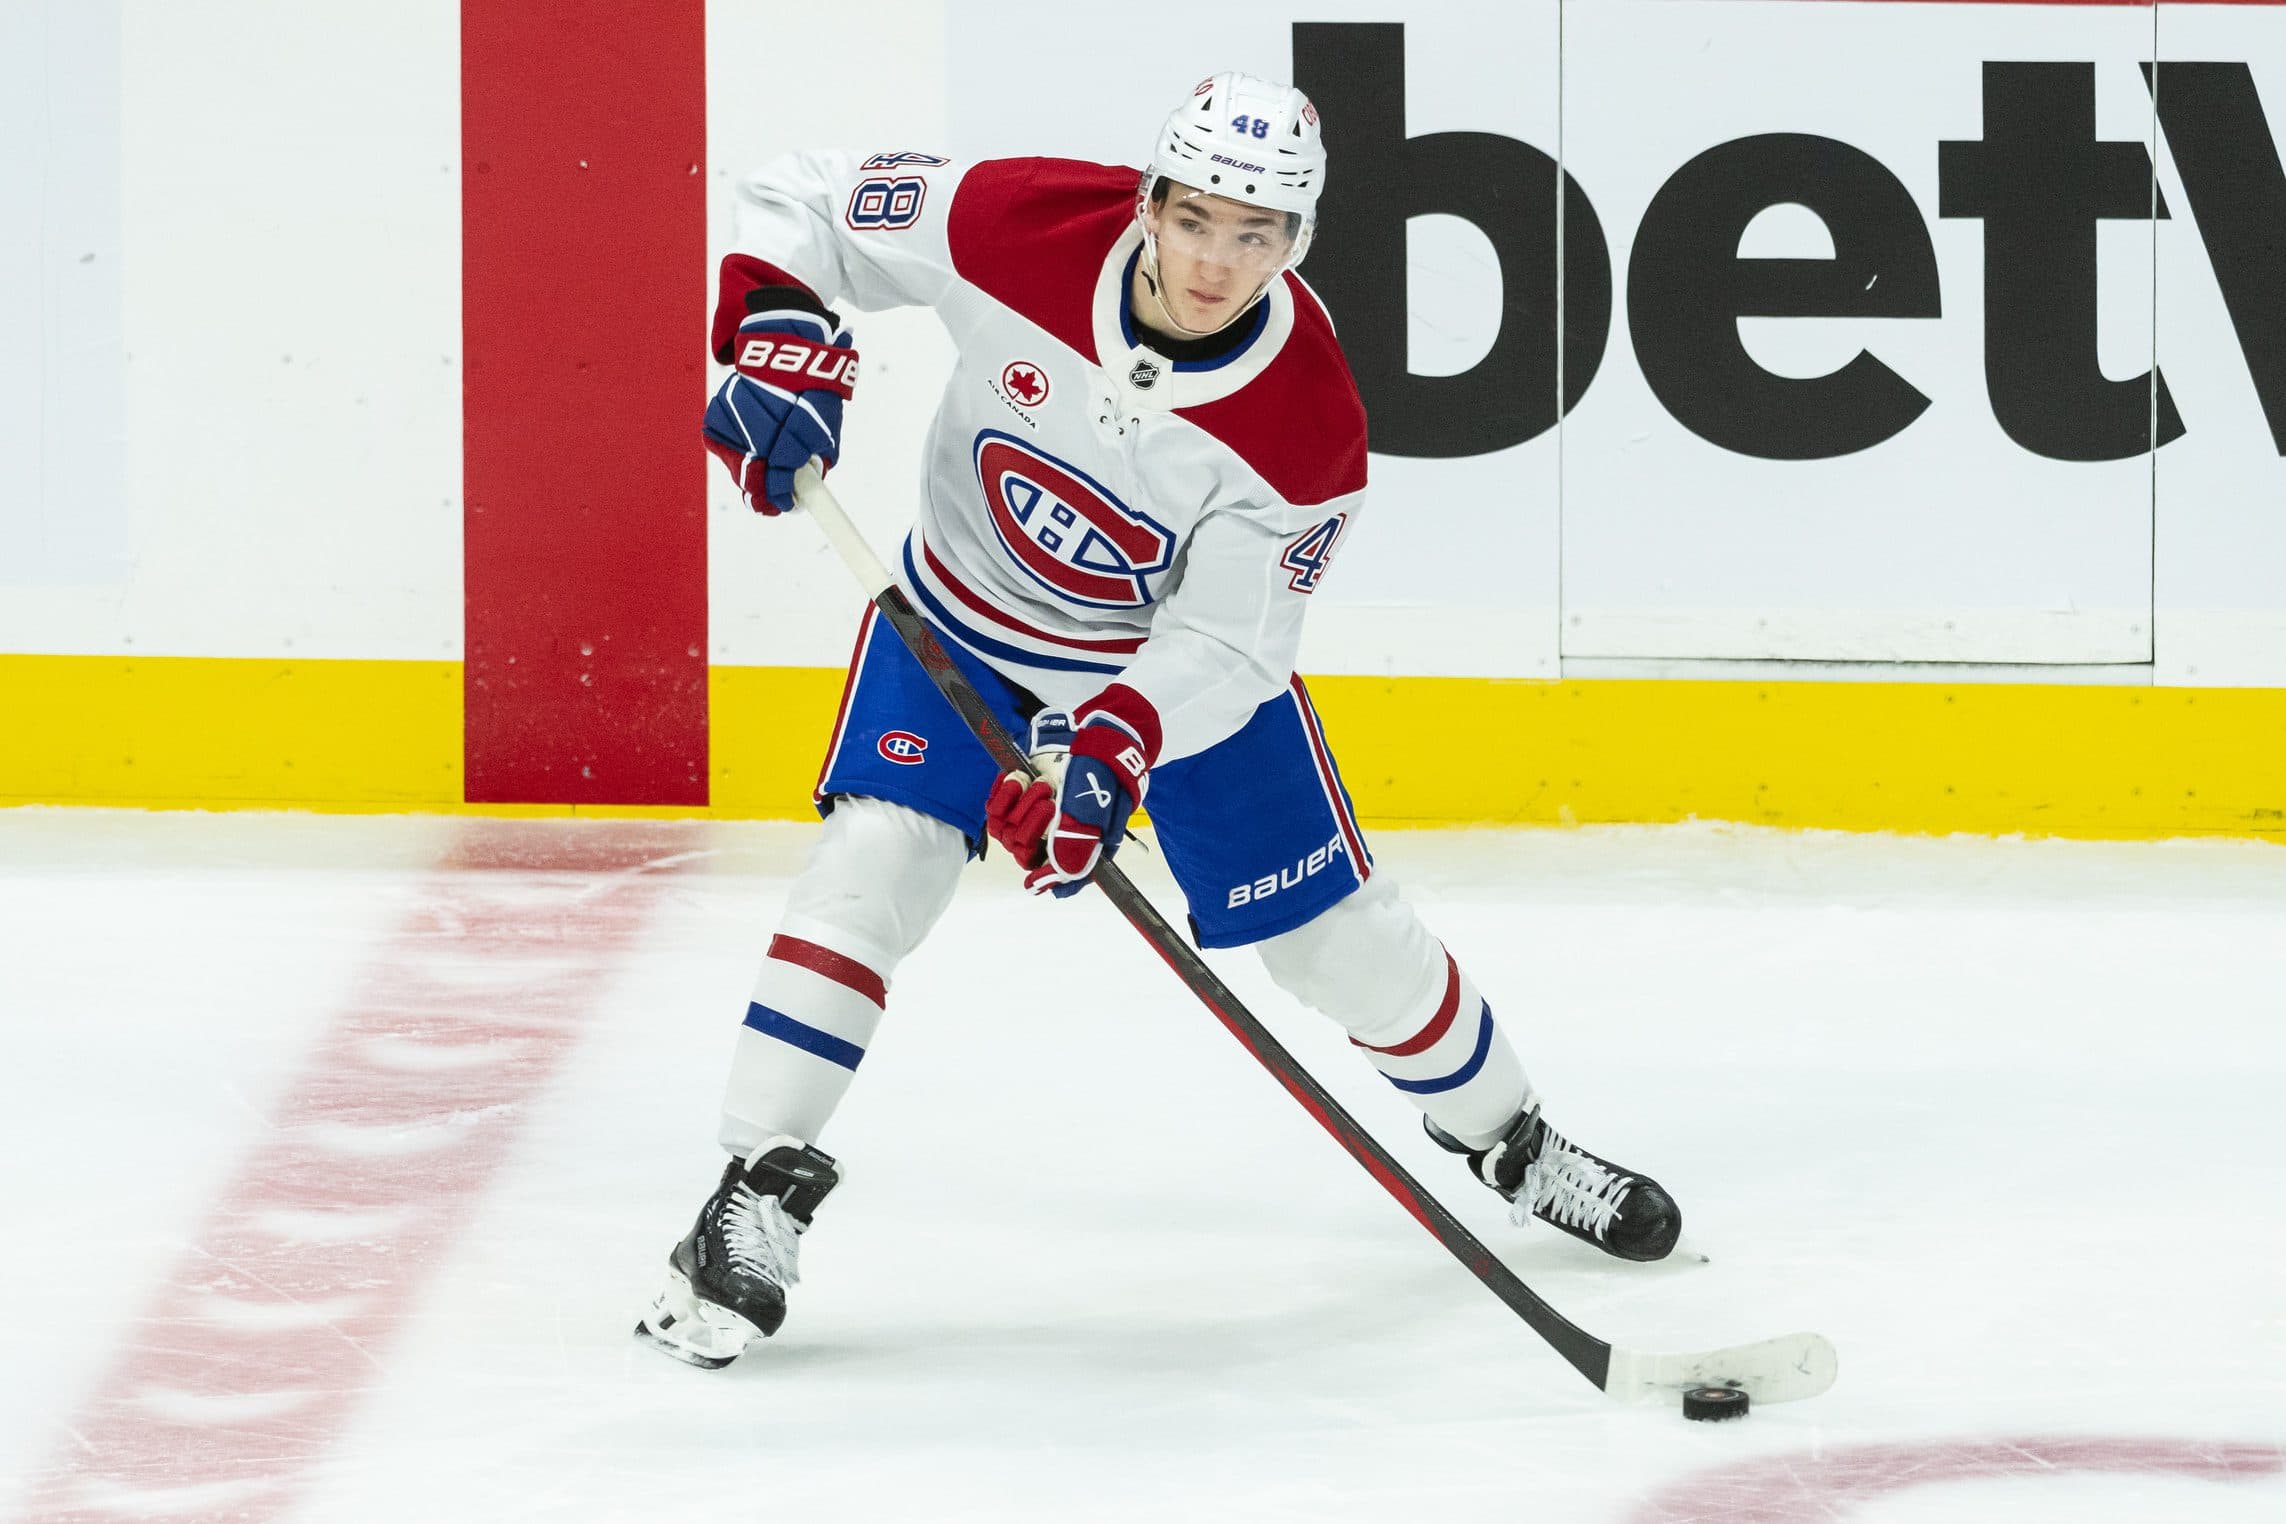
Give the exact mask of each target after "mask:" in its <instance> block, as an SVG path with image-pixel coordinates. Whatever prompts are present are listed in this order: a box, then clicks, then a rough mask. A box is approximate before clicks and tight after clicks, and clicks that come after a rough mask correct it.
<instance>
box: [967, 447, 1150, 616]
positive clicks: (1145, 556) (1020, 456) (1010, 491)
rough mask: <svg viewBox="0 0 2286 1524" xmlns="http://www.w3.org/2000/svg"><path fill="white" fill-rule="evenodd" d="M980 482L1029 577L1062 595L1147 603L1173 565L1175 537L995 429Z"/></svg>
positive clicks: (983, 454) (1102, 605)
mask: <svg viewBox="0 0 2286 1524" xmlns="http://www.w3.org/2000/svg"><path fill="white" fill-rule="evenodd" d="M976 480H977V484H978V485H979V486H980V487H982V488H983V489H984V506H985V511H986V512H987V514H989V515H990V517H991V519H992V532H993V533H994V534H995V535H997V536H998V537H999V539H1000V544H1001V547H1002V548H1003V549H1004V550H1006V551H1007V552H1008V556H1009V559H1011V560H1013V561H1014V562H1015V563H1016V564H1017V565H1018V566H1019V567H1021V568H1023V571H1024V574H1025V575H1026V576H1028V577H1030V578H1031V579H1032V580H1033V581H1035V582H1037V583H1039V584H1040V585H1041V586H1042V587H1044V588H1046V589H1047V590H1048V591H1049V592H1051V593H1054V594H1055V595H1056V596H1058V597H1059V598H1066V599H1069V600H1070V601H1071V602H1073V603H1080V604H1085V605H1087V606H1088V607H1089V608H1098V609H1133V608H1142V607H1143V606H1144V605H1146V604H1148V603H1150V602H1151V600H1152V598H1153V596H1154V595H1153V593H1152V590H1151V579H1152V578H1153V577H1155V576H1157V575H1158V574H1159V573H1161V572H1163V571H1165V570H1166V569H1167V568H1168V567H1169V566H1170V565H1172V564H1173V562H1174V555H1175V537H1174V536H1173V535H1172V534H1170V533H1168V532H1167V530H1166V528H1165V527H1164V526H1163V525H1160V524H1158V523H1156V522H1155V521H1153V520H1152V519H1150V518H1148V517H1146V516H1145V515H1143V514H1140V513H1137V512H1136V511H1135V510H1134V509H1132V508H1129V507H1128V506H1127V505H1126V504H1124V503H1122V502H1120V501H1119V499H1118V498H1116V497H1114V496H1112V495H1111V493H1110V492H1108V491H1106V490H1105V489H1104V488H1103V486H1102V485H1101V484H1100V483H1098V482H1096V481H1094V480H1092V479H1091V478H1089V477H1088V476H1087V474H1086V473H1084V472H1082V471H1080V470H1078V469H1077V468H1075V467H1073V466H1068V465H1066V464H1064V462H1062V461H1060V460H1057V459H1056V458H1055V457H1053V456H1051V455H1047V454H1044V453H1042V452H1041V451H1039V450H1036V449H1034V448H1032V447H1031V446H1030V445H1028V444H1026V443H1024V442H1023V441H1022V440H1019V439H1013V438H1011V437H1010V436H1008V435H1006V434H1003V433H1001V432H999V431H998V430H996V429H987V430H986V431H985V432H983V433H982V434H979V435H978V436H977V438H976Z"/></svg>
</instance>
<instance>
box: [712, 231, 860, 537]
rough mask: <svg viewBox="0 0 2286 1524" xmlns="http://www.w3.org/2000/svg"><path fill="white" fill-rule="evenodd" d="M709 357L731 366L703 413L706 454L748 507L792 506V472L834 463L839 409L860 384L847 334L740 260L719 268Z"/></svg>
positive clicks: (779, 279) (771, 270)
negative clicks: (735, 485) (733, 483)
mask: <svg viewBox="0 0 2286 1524" xmlns="http://www.w3.org/2000/svg"><path fill="white" fill-rule="evenodd" d="M714 327H715V348H714V354H715V358H716V359H717V360H719V361H721V362H722V363H723V364H725V365H728V366H730V367H732V370H731V373H730V375H729V376H728V377H726V378H725V379H724V381H723V383H722V386H721V387H720V389H718V390H717V391H716V392H715V394H714V400H713V401H712V402H710V403H708V404H707V409H706V447H707V448H708V449H709V450H711V451H713V452H714V453H715V455H716V456H717V457H719V458H720V459H721V461H722V463H723V464H724V465H725V466H727V467H729V468H730V475H731V478H732V479H733V480H734V481H736V482H737V483H738V490H739V493H740V495H742V496H743V497H744V498H745V499H746V506H747V507H749V508H752V509H753V510H754V511H755V512H756V513H761V514H779V513H783V512H785V511H786V510H787V509H789V508H791V507H793V506H794V473H795V472H796V471H799V470H800V469H801V468H802V467H803V466H805V465H807V464H808V463H809V461H810V458H811V457H812V456H815V457H817V458H818V459H819V460H820V461H821V462H822V463H823V465H824V466H831V465H832V464H833V463H834V462H835V461H836V460H837V459H839V458H840V456H841V410H842V404H843V403H845V402H847V401H848V400H849V398H850V394H851V392H852V390H853V389H854V388H855V387H856V384H857V351H856V350H854V349H852V348H851V347H850V336H849V330H848V329H846V328H844V327H842V326H841V319H840V318H839V317H837V316H835V315H834V314H833V313H831V312H828V311H827V310H826V308H825V304H824V303H822V302H820V301H819V300H818V299H817V297H816V296H815V295H813V294H812V293H811V292H810V290H809V289H808V288H807V287H805V286H803V285H802V284H800V283H799V282H798V281H796V280H794V278H793V277H792V276H790V275H787V274H786V273H785V272H784V271H782V270H779V269H777V268H776V267H774V266H771V265H765V264H763V263H762V262H761V261H760V260H757V259H752V258H750V257H748V256H746V255H742V254H733V255H731V256H730V258H728V259H726V260H724V261H723V270H722V296H721V301H720V304H719V305H718V306H717V307H716V309H715V318H714Z"/></svg>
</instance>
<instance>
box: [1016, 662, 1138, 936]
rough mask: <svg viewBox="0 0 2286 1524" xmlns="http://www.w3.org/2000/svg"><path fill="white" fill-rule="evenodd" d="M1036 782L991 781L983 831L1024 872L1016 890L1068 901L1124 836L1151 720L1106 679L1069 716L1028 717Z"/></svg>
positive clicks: (1131, 694)
mask: <svg viewBox="0 0 2286 1524" xmlns="http://www.w3.org/2000/svg"><path fill="white" fill-rule="evenodd" d="M1030 750H1031V754H1032V765H1033V766H1034V767H1036V768H1038V769H1039V772H1040V776H1039V777H1038V778H1031V779H1027V778H1025V777H1023V776H1022V775H1021V774H1018V773H1010V774H1008V775H1007V776H1006V777H1004V778H1002V779H1001V780H1000V781H999V782H998V783H996V784H994V785H993V788H992V796H991V798H990V799H988V800H987V801H986V803H985V812H984V813H985V829H986V830H987V831H988V832H990V833H991V836H992V839H993V840H994V841H997V842H999V843H1000V845H1001V846H1002V847H1004V848H1006V849H1007V852H1008V855H1009V856H1010V857H1012V858H1014V859H1015V860H1016V863H1017V865H1018V866H1019V867H1021V868H1024V869H1026V870H1027V871H1026V873H1025V875H1024V887H1025V888H1027V889H1029V890H1031V891H1032V892H1033V893H1034V894H1042V893H1045V894H1053V895H1054V896H1055V897H1056V898H1058V899H1068V898H1070V897H1071V896H1072V895H1075V894H1077V893H1079V891H1080V889H1081V888H1082V886H1084V885H1085V884H1086V883H1087V881H1088V878H1089V877H1090V875H1092V874H1093V873H1094V872H1095V870H1096V866H1097V865H1098V864H1099V863H1101V862H1103V861H1104V860H1105V859H1107V858H1109V857H1110V856H1111V855H1112V853H1113V852H1114V851H1116V850H1117V849H1118V847H1119V843H1120V841H1121V839H1122V838H1123V837H1124V836H1125V835H1126V834H1127V816H1128V814H1129V813H1130V812H1131V811H1132V810H1133V809H1134V808H1135V806H1136V805H1138V804H1140V803H1142V801H1143V795H1144V792H1145V791H1146V789H1147V788H1148V787H1149V783H1150V775H1151V763H1152V761H1153V760H1154V759H1155V758H1156V757H1157V755H1158V752H1159V716H1158V712H1157V711H1156V710H1154V709H1153V708H1152V707H1151V704H1150V701H1149V700H1147V699H1145V698H1144V697H1143V696H1142V695H1141V694H1139V693H1137V692H1135V691H1134V690H1133V689H1132V688H1127V687H1123V686H1121V685H1119V684H1116V683H1115V684H1113V685H1112V686H1111V687H1109V688H1106V689H1105V690H1104V691H1103V692H1102V693H1100V694H1098V695H1096V696H1095V697H1094V698H1093V699H1090V700H1089V701H1088V702H1087V703H1086V704H1083V705H1082V706H1080V709H1079V711H1078V713H1077V714H1069V715H1068V714H1066V713H1064V712H1063V711H1062V710H1060V709H1045V710H1042V711H1041V712H1040V714H1039V715H1038V716H1037V717H1035V718H1034V719H1033V721H1032V744H1031V748H1030Z"/></svg>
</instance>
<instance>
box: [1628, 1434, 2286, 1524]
mask: <svg viewBox="0 0 2286 1524" xmlns="http://www.w3.org/2000/svg"><path fill="white" fill-rule="evenodd" d="M1747 1422H1748V1423H1752V1422H1753V1420H1752V1419H1751V1418H1750V1419H1748V1420H1747ZM2282 1468H2286V1457H2282V1456H2281V1454H2280V1452H2279V1449H2278V1447H2277V1446H2275V1445H2269V1444H2230V1443H2225V1442H2223V1441H2220V1440H2199V1439H2164V1438H2155V1437H2138V1436H2133V1435H2124V1434H2122V1435H2111V1434H2103V1435H2095V1434H2089V1435H2053V1434H2052V1435H2045V1436H2041V1437H2038V1438H2031V1439H1960V1440H1932V1441H1926V1442H1922V1443H1912V1442H1907V1443H1902V1444H1887V1445H1844V1446H1839V1447H1835V1448H1829V1449H1827V1450H1825V1451H1823V1452H1822V1453H1820V1454H1817V1455H1814V1456H1813V1455H1804V1454H1802V1453H1801V1452H1799V1451H1790V1452H1788V1453H1786V1454H1782V1455H1766V1456H1763V1457H1761V1458H1759V1459H1756V1460H1751V1461H1744V1462H1741V1463H1740V1464H1738V1465H1735V1466H1724V1467H1721V1468H1719V1469H1716V1470H1713V1471H1702V1472H1698V1473H1695V1474H1693V1475H1690V1476H1686V1477H1684V1478H1683V1479H1682V1480H1680V1481H1677V1482H1670V1483H1669V1484H1667V1485H1666V1486H1665V1487H1663V1488H1661V1489H1660V1490H1659V1491H1658V1492H1657V1493H1656V1494H1655V1495H1653V1496H1652V1497H1651V1498H1649V1499H1647V1500H1646V1501H1645V1502H1644V1503H1643V1504H1642V1505H1641V1506H1640V1507H1638V1508H1637V1509H1636V1510H1635V1511H1634V1512H1633V1513H1631V1514H1629V1515H1628V1521H1629V1524H1692V1521H1699V1520H1709V1519H1720V1520H1722V1521H1723V1524H1790V1521H1792V1520H1796V1519H1830V1520H1840V1519H1847V1518H1849V1517H1851V1516H1852V1515H1853V1514H1854V1513H1855V1512H1856V1505H1860V1504H1872V1503H1873V1502H1874V1501H1875V1500H1877V1499H1879V1498H1881V1497H1884V1496H1886V1495H1887V1494H1889V1493H1893V1492H1903V1491H1906V1490H1907V1489H1909V1488H1913V1487H1925V1486H1934V1485H1938V1484H1956V1485H1957V1484H1959V1483H1962V1482H1970V1481H1978V1480H1983V1479H1988V1478H1990V1479H1998V1478H2007V1479H2010V1480H2012V1481H2019V1482H2020V1481H2023V1480H2025V1479H2027V1478H2032V1477H2053V1476H2066V1475H2071V1474H2073V1473H2079V1474H2083V1475H2084V1474H2086V1473H2088V1472H2126V1473H2130V1474H2141V1475H2147V1474H2151V1473H2160V1474H2164V1475H2169V1476H2181V1477H2192V1478H2203V1479H2205V1480H2208V1481H2215V1482H2235V1481H2246V1480H2250V1479H2252V1478H2255V1477H2266V1476H2276V1475H2278V1474H2279V1473H2280V1470H2281V1469H2282ZM1961 1506H1962V1507H1963V1508H1964V1509H1965V1508H1967V1507H1969V1506H1970V1505H1968V1504H1962V1505H1961ZM1960 1516H1961V1517H1975V1516H1976V1515H1974V1514H1973V1513H1968V1512H1964V1513H1962V1514H1961V1515H1960Z"/></svg>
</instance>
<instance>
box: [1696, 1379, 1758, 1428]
mask: <svg viewBox="0 0 2286 1524" xmlns="http://www.w3.org/2000/svg"><path fill="white" fill-rule="evenodd" d="M1746 1406H1747V1404H1746V1394H1745V1393H1744V1392H1742V1391H1740V1390H1739V1389H1738V1388H1737V1387H1735V1386H1694V1387H1692V1388H1691V1389H1690V1390H1689V1391H1687V1392H1685V1393H1683V1416H1684V1417H1685V1418H1691V1419H1696V1420H1698V1421H1699V1422H1701V1423H1720V1422H1722V1421H1723V1420H1724V1419H1726V1418H1744V1417H1745V1416H1746Z"/></svg>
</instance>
